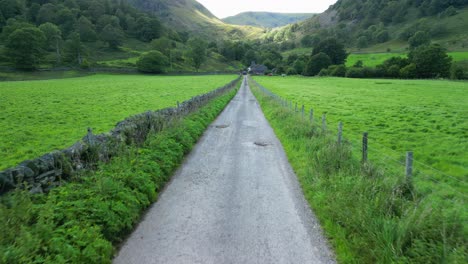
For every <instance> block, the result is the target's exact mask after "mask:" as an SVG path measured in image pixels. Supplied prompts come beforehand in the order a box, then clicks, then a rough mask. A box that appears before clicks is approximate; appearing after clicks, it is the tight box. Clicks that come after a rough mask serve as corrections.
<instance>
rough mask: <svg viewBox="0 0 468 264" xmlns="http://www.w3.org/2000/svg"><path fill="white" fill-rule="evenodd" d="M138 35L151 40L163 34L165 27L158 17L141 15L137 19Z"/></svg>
mask: <svg viewBox="0 0 468 264" xmlns="http://www.w3.org/2000/svg"><path fill="white" fill-rule="evenodd" d="M136 28H137V37H138V38H139V39H140V40H142V41H146V42H149V41H151V40H153V39H155V38H159V37H160V36H161V35H162V31H163V27H162V25H161V22H159V20H158V19H156V18H149V17H146V16H144V17H139V18H138V19H137V21H136Z"/></svg>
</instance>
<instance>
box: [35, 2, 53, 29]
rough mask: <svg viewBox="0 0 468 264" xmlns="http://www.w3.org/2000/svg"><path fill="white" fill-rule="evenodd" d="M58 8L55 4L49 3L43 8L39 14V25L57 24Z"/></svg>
mask: <svg viewBox="0 0 468 264" xmlns="http://www.w3.org/2000/svg"><path fill="white" fill-rule="evenodd" d="M56 14H57V7H56V6H55V5H54V4H51V3H47V4H44V5H42V6H41V9H39V12H38V13H37V19H36V21H37V23H38V24H44V23H46V22H51V23H55V22H56Z"/></svg>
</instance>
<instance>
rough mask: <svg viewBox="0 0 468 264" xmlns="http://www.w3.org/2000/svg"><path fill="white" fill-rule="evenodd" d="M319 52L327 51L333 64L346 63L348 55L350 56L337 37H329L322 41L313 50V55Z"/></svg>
mask: <svg viewBox="0 0 468 264" xmlns="http://www.w3.org/2000/svg"><path fill="white" fill-rule="evenodd" d="M319 53H325V54H326V55H327V56H328V57H329V58H330V60H331V64H335V65H339V64H344V63H345V62H346V57H348V54H347V53H346V51H345V48H344V45H343V44H341V43H339V42H338V41H337V40H336V39H335V38H328V39H325V40H323V41H321V42H320V43H319V44H318V45H317V46H316V47H315V48H314V50H313V51H312V55H317V54H319ZM327 67H328V66H327ZM317 73H318V72H317Z"/></svg>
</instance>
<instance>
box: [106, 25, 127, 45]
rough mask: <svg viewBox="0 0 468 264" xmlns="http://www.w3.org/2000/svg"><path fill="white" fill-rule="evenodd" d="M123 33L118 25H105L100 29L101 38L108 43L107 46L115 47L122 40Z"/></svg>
mask: <svg viewBox="0 0 468 264" xmlns="http://www.w3.org/2000/svg"><path fill="white" fill-rule="evenodd" d="M123 39H124V33H123V31H122V29H120V27H116V26H113V25H110V24H109V25H107V26H105V27H104V28H103V29H102V32H101V40H102V41H104V42H107V44H109V48H112V49H117V48H118V47H119V46H120V45H121V44H122V42H123Z"/></svg>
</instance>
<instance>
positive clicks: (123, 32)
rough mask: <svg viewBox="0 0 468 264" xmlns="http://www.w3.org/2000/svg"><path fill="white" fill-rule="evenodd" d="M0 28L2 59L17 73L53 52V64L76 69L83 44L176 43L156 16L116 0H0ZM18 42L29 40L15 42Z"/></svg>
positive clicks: (83, 59)
mask: <svg viewBox="0 0 468 264" xmlns="http://www.w3.org/2000/svg"><path fill="white" fill-rule="evenodd" d="M0 30H1V32H2V33H1V37H0V44H1V43H3V44H5V51H4V53H5V57H6V58H8V59H9V61H10V62H11V63H12V65H13V66H15V67H16V68H20V69H34V68H36V67H38V66H39V64H40V63H41V59H42V58H43V57H44V54H45V53H47V52H54V53H55V58H56V59H55V64H61V63H63V62H65V63H71V64H79V65H81V64H82V63H83V62H86V61H87V60H86V54H87V52H86V49H87V48H86V46H88V45H87V43H93V42H96V41H99V40H100V41H103V42H105V43H107V45H108V46H109V48H111V49H117V48H118V47H119V46H120V45H122V43H123V41H124V40H125V39H126V38H137V39H139V40H141V41H144V42H150V41H151V40H153V39H157V38H160V37H161V36H163V35H171V36H172V37H174V38H176V39H180V37H179V36H178V35H177V33H176V32H174V31H172V30H170V29H165V28H164V27H163V25H162V24H161V22H160V21H159V20H158V19H157V18H156V17H154V16H151V15H149V14H145V13H142V12H139V11H137V10H136V9H135V8H133V7H132V6H130V5H129V4H128V3H127V2H126V1H116V0H107V1H98V0H80V1H77V0H57V1H51V0H43V1H33V0H27V1H23V0H0ZM20 39H28V41H27V43H25V44H20V43H19V42H18V41H19V40H20ZM71 42H74V43H71ZM72 58H73V59H72Z"/></svg>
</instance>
